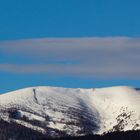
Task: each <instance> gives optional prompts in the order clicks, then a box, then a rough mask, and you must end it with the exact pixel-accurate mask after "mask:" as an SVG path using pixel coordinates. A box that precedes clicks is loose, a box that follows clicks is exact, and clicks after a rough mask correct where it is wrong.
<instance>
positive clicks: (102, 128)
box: [0, 86, 140, 137]
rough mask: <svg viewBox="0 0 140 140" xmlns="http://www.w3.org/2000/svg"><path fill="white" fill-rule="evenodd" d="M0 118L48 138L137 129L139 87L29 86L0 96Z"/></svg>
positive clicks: (139, 100)
mask: <svg viewBox="0 0 140 140" xmlns="http://www.w3.org/2000/svg"><path fill="white" fill-rule="evenodd" d="M0 120H3V121H5V122H8V123H13V122H14V123H17V124H20V125H22V126H25V127H27V128H30V129H32V130H35V131H37V132H41V133H43V134H45V135H46V136H48V137H51V136H53V137H59V136H60V134H61V135H62V134H63V135H69V136H79V135H85V134H91V133H94V134H104V133H108V132H113V131H127V130H139V129H140V90H139V89H134V88H131V87H126V86H119V87H110V88H95V89H93V88H91V89H82V88H75V89H73V88H61V87H31V88H26V89H21V90H17V91H13V92H9V93H6V94H1V95H0Z"/></svg>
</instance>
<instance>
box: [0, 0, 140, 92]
mask: <svg viewBox="0 0 140 140" xmlns="http://www.w3.org/2000/svg"><path fill="white" fill-rule="evenodd" d="M139 5H140V1H139V0H123V1H122V0H117V1H112V0H108V1H105V0H69V1H68V0H40V1H39V0H28V1H27V0H24V1H19V0H13V1H11V0H6V1H0V93H3V92H7V91H11V90H15V89H18V88H23V87H28V86H37V85H51V86H64V87H85V88H86V87H102V86H113V85H131V86H136V87H140V85H139V83H140V77H139V76H140V73H139V70H140V66H139V63H138V62H139V60H140V57H139V54H140V39H139V36H140V18H139V13H140V9H139ZM83 40H84V41H83ZM114 48H115V49H114ZM116 48H117V49H116ZM45 54H46V55H45ZM115 64H116V65H115ZM115 66H116V67H115ZM120 67H121V68H120ZM113 68H114V69H113ZM118 68H119V69H118ZM33 69H34V70H33ZM55 70H56V71H55Z"/></svg>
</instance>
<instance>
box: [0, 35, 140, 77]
mask: <svg viewBox="0 0 140 140" xmlns="http://www.w3.org/2000/svg"><path fill="white" fill-rule="evenodd" d="M0 54H1V56H0V58H1V57H4V58H5V57H6V55H8V56H10V58H12V57H15V56H16V57H17V60H18V59H19V58H22V59H21V62H20V63H19V62H18V63H17V60H15V59H14V60H13V59H11V60H10V59H9V60H8V61H7V62H6V61H4V62H3V63H1V64H0V71H4V72H11V73H25V74H31V73H33V74H36V73H48V74H53V75H55V74H56V75H60V76H64V75H70V76H71V75H72V76H79V77H96V78H117V77H122V78H139V76H140V63H139V61H140V38H128V37H104V38H68V39H63V38H62V39H55V38H54V39H49V38H48V39H45V38H44V39H29V40H15V41H4V42H0ZM28 60H29V62H30V64H28Z"/></svg>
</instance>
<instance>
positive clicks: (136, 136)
mask: <svg viewBox="0 0 140 140" xmlns="http://www.w3.org/2000/svg"><path fill="white" fill-rule="evenodd" d="M41 140H52V139H41ZM55 140H140V131H127V132H113V133H108V134H105V135H103V136H99V135H86V136H81V137H69V138H68V137H65V138H59V139H55Z"/></svg>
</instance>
